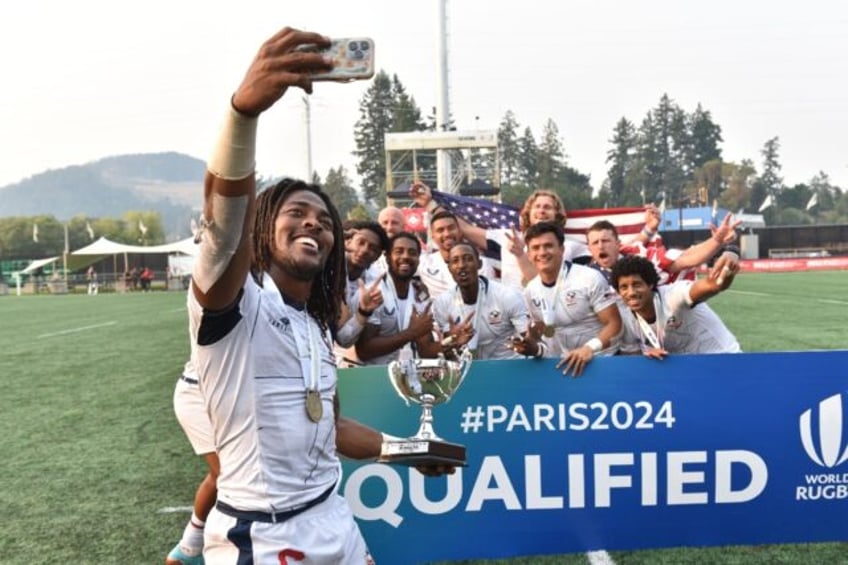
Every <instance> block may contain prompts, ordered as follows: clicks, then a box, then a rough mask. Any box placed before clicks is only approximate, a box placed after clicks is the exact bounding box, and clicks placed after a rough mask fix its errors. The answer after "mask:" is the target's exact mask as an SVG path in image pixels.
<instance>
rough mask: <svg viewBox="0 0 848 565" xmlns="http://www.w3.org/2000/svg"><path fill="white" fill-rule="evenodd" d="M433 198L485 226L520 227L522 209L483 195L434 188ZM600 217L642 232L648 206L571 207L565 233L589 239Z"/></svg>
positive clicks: (626, 231)
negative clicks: (469, 194)
mask: <svg viewBox="0 0 848 565" xmlns="http://www.w3.org/2000/svg"><path fill="white" fill-rule="evenodd" d="M432 194H433V200H435V201H436V203H438V204H439V206H441V207H443V208H444V209H446V210H449V211H450V212H451V213H453V214H454V215H455V216H457V217H459V218H462V219H463V220H465V221H466V222H469V223H472V224H474V225H476V226H478V227H481V228H483V229H498V228H505V229H506V228H515V229H518V215H519V210H517V209H516V208H513V207H512V206H507V205H506V204H499V203H497V202H491V201H489V200H485V199H483V198H472V197H469V196H459V195H456V194H448V193H445V192H440V191H438V190H433V191H432ZM598 220H609V221H610V222H612V224H613V225H614V226H615V227H616V230H617V231H618V234H619V235H620V236H624V235H629V234H634V233H638V232H639V230H641V229H642V226H644V225H645V209H644V208H590V209H586V210H568V219H567V221H566V223H565V235H566V236H568V237H570V238H573V239H578V240H581V241H584V242H585V241H586V230H587V229H589V227H590V226H591V225H592V224H594V223H595V222H597V221H598Z"/></svg>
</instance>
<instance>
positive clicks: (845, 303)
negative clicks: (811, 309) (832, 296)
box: [816, 298, 848, 306]
mask: <svg viewBox="0 0 848 565" xmlns="http://www.w3.org/2000/svg"><path fill="white" fill-rule="evenodd" d="M816 302H824V303H825V304H844V305H846V306H848V302H846V301H844V300H828V299H827V298H817V299H816Z"/></svg>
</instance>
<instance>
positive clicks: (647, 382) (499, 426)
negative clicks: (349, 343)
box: [339, 351, 848, 565]
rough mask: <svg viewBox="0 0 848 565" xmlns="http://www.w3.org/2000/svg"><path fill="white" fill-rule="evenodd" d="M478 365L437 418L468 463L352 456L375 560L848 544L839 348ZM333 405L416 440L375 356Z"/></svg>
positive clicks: (846, 376) (347, 376) (845, 393)
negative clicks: (409, 463) (426, 471)
mask: <svg viewBox="0 0 848 565" xmlns="http://www.w3.org/2000/svg"><path fill="white" fill-rule="evenodd" d="M554 364H555V361H554V360H521V361H476V362H474V365H473V366H472V368H471V371H470V372H469V374H468V376H467V378H466V380H465V382H464V383H463V384H462V386H461V387H460V388H459V390H458V391H457V393H456V394H455V395H454V398H453V399H452V400H451V401H450V402H448V403H446V404H442V405H439V406H436V407H435V408H434V410H433V415H434V427H435V430H436V432H437V433H438V434H439V435H440V436H441V437H443V438H444V439H446V440H449V441H452V442H455V443H461V444H463V445H465V446H467V449H468V465H467V467H464V468H462V469H458V470H457V472H456V474H454V475H452V476H449V477H440V478H425V477H423V476H421V475H420V474H419V473H418V472H417V471H415V470H413V469H409V468H406V467H402V466H397V465H383V464H376V463H366V464H357V463H353V462H346V463H345V478H346V479H345V484H344V488H343V490H344V493H345V497H346V498H347V500H348V501H349V502H350V504H351V506H352V508H353V510H354V513H355V514H356V516H357V519H358V520H359V524H360V527H361V529H362V531H363V534H364V535H365V539H366V540H367V542H368V544H369V547H370V548H371V551H372V553H373V554H374V557H375V559H376V560H377V562H378V563H391V564H393V565H403V564H406V563H410V564H412V563H422V562H426V561H438V560H455V559H471V558H503V557H511V556H517V555H541V554H558V553H570V552H575V551H588V550H594V549H608V550H615V549H640V548H659V547H671V546H702V545H729V544H761V543H790V542H815V541H846V540H848V520H846V519H845V515H846V511H848V463H846V460H848V426H846V420H848V416H847V415H848V369H846V367H848V351H827V352H805V353H758V354H738V355H692V356H684V355H680V356H671V357H669V358H667V359H665V360H663V361H655V360H650V359H646V358H642V357H614V358H604V359H595V360H594V361H592V363H591V364H590V365H589V367H588V369H587V371H586V372H585V374H584V376H582V377H581V378H578V379H574V378H570V377H565V378H564V377H562V376H561V374H560V372H559V371H557V370H556V369H555V368H554ZM339 389H340V390H339V394H340V399H341V406H342V413H343V414H345V415H346V416H350V417H352V418H355V419H357V420H359V421H361V422H363V423H366V424H368V425H370V426H373V427H375V428H377V429H379V430H381V431H385V432H386V433H390V434H393V435H397V436H409V435H412V434H414V433H415V432H416V431H417V429H418V418H419V416H420V414H421V408H420V407H419V406H417V405H411V406H406V405H405V404H404V402H403V401H402V400H401V399H400V398H399V397H398V396H397V395H396V393H395V392H394V390H393V389H392V388H391V386H390V384H389V382H388V377H387V374H386V369H385V367H370V368H363V369H353V370H349V371H342V372H341V373H340V384H339Z"/></svg>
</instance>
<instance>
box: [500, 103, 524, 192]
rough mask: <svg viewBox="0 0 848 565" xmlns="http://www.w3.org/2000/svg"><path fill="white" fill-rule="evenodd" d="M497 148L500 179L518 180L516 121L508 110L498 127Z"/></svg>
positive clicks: (518, 159)
mask: <svg viewBox="0 0 848 565" xmlns="http://www.w3.org/2000/svg"><path fill="white" fill-rule="evenodd" d="M498 149H499V150H500V152H501V181H502V182H503V183H504V184H513V183H514V182H517V181H518V169H519V161H520V156H519V153H520V148H519V143H518V121H517V120H516V119H515V114H513V113H512V111H511V110H508V111H507V113H506V114H504V117H503V119H502V120H501V124H500V126H499V127H498Z"/></svg>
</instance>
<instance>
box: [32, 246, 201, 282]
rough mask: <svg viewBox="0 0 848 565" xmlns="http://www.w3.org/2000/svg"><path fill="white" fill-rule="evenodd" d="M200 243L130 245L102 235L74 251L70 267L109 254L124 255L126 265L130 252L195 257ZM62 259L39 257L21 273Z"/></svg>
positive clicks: (84, 263)
mask: <svg viewBox="0 0 848 565" xmlns="http://www.w3.org/2000/svg"><path fill="white" fill-rule="evenodd" d="M197 252H198V245H197V244H196V243H195V242H194V238H193V237H188V238H186V239H182V240H180V241H175V242H173V243H165V244H163V245H128V244H126V243H118V242H116V241H111V240H109V239H106V238H105V237H101V238H100V239H98V240H97V241H95V242H93V243H91V244H89V245H86V246H85V247H82V248H80V249H77V250H76V251H72V252H71V253H70V255H69V256H68V269H69V270H71V271H76V270H77V269H81V268H82V267H85V266H87V265H90V264H92V263H96V262H97V261H99V260H100V259H102V258H103V257H107V256H109V255H121V254H123V255H124V264H125V266H126V262H127V255H128V254H129V253H140V254H144V253H182V254H183V255H189V256H191V257H194V256H195V255H197ZM60 259H62V257H61V255H59V256H56V257H48V258H46V259H37V260H35V261H33V262H32V263H30V264H29V265H27V266H26V268H25V269H22V270H21V271H20V274H22V275H26V274H30V273H34V272H35V271H37V270H38V269H39V268H40V267H44V266H47V265H50V264H51V263H55V262H56V261H59V260H60Z"/></svg>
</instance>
